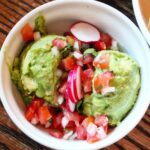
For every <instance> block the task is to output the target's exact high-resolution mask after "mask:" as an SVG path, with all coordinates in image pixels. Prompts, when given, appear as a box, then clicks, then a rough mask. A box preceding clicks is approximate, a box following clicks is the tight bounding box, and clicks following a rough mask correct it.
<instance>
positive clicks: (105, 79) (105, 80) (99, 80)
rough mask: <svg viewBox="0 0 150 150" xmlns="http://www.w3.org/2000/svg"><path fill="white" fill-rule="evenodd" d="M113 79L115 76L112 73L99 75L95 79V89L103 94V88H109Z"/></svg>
mask: <svg viewBox="0 0 150 150" xmlns="http://www.w3.org/2000/svg"><path fill="white" fill-rule="evenodd" d="M113 78H114V74H113V72H111V71H107V72H104V73H102V74H100V75H98V76H97V77H96V78H95V79H94V88H95V90H96V91H97V93H99V92H101V88H102V87H108V86H109V83H110V80H112V79H113Z"/></svg>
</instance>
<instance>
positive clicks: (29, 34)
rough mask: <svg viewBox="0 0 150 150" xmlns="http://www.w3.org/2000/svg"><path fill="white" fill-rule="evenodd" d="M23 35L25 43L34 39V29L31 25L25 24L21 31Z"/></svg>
mask: <svg viewBox="0 0 150 150" xmlns="http://www.w3.org/2000/svg"><path fill="white" fill-rule="evenodd" d="M21 35H22V38H23V40H24V41H25V42H28V41H32V40H33V39H34V37H33V29H32V27H31V25H30V24H29V23H27V24H25V25H24V26H23V28H22V29H21Z"/></svg>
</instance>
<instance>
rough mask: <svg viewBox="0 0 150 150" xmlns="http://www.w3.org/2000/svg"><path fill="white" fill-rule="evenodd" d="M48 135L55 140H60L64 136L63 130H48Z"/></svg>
mask: <svg viewBox="0 0 150 150" xmlns="http://www.w3.org/2000/svg"><path fill="white" fill-rule="evenodd" d="M48 132H49V134H50V135H51V136H53V137H56V138H62V137H63V136H64V132H63V130H58V129H55V128H50V129H49V130H48Z"/></svg>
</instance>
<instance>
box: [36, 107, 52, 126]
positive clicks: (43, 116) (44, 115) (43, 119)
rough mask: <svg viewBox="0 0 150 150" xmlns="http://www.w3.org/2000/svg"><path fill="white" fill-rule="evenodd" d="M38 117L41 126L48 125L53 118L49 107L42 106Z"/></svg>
mask: <svg viewBox="0 0 150 150" xmlns="http://www.w3.org/2000/svg"><path fill="white" fill-rule="evenodd" d="M38 117H39V121H40V123H41V124H46V123H47V121H48V120H49V119H50V118H51V117H52V115H51V114H50V111H49V109H48V106H41V107H40V108H39V110H38Z"/></svg>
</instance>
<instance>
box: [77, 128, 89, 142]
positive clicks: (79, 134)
mask: <svg viewBox="0 0 150 150" xmlns="http://www.w3.org/2000/svg"><path fill="white" fill-rule="evenodd" d="M76 133H77V139H79V140H85V139H86V137H87V132H86V128H85V127H83V126H82V125H79V126H78V127H77V129H76Z"/></svg>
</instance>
